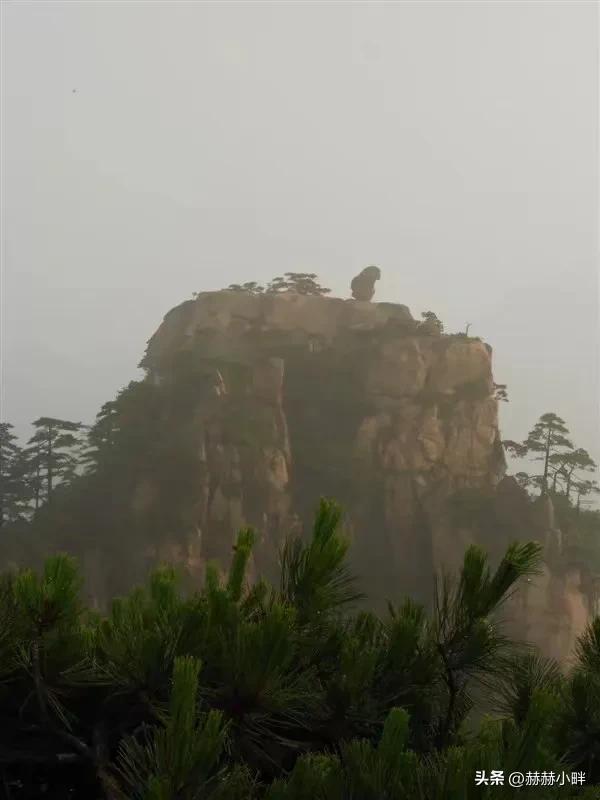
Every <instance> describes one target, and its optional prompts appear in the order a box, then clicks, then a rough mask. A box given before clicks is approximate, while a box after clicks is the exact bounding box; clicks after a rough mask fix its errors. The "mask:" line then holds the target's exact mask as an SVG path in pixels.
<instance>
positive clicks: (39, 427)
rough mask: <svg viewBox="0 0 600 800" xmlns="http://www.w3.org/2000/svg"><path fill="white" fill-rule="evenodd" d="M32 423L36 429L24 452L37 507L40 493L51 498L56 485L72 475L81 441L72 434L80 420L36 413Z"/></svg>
mask: <svg viewBox="0 0 600 800" xmlns="http://www.w3.org/2000/svg"><path fill="white" fill-rule="evenodd" d="M33 426H34V428H36V433H34V435H33V436H32V437H31V438H30V439H29V442H28V447H27V450H26V452H27V454H28V457H29V463H30V475H31V481H32V485H33V487H34V494H35V507H36V509H37V508H38V507H39V505H40V503H41V500H42V498H43V497H45V499H46V501H47V502H51V501H52V493H53V492H54V490H55V488H56V486H57V485H58V484H59V483H64V482H67V481H69V480H70V479H72V478H73V476H74V475H75V470H76V466H77V452H78V449H79V447H80V444H81V442H80V439H79V437H78V436H77V435H76V434H78V433H79V431H80V430H81V428H82V425H81V423H80V422H70V421H68V420H62V419H55V418H53V417H40V418H39V419H37V420H35V422H34V423H33Z"/></svg>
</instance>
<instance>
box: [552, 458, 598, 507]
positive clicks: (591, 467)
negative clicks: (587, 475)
mask: <svg viewBox="0 0 600 800" xmlns="http://www.w3.org/2000/svg"><path fill="white" fill-rule="evenodd" d="M549 464H550V469H551V470H553V478H552V491H553V492H556V489H557V483H558V480H560V479H562V480H564V483H565V495H566V498H567V500H570V498H571V489H572V488H573V483H574V482H577V480H578V477H579V476H578V473H579V472H593V471H595V470H596V469H597V464H596V462H595V461H594V459H593V458H592V457H591V456H590V454H589V453H588V452H587V450H584V449H583V448H581V447H579V448H577V450H570V451H569V452H567V453H553V454H552V455H551V456H550V458H549Z"/></svg>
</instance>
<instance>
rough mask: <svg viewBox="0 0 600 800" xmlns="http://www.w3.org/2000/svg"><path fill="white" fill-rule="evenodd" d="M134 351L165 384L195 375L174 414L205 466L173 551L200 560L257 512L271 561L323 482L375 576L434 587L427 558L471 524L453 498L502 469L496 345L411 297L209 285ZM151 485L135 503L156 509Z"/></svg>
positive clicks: (444, 560)
mask: <svg viewBox="0 0 600 800" xmlns="http://www.w3.org/2000/svg"><path fill="white" fill-rule="evenodd" d="M142 366H144V367H145V368H146V370H147V373H148V380H149V381H150V382H151V383H153V384H155V385H156V384H157V385H159V386H165V385H166V386H168V385H169V383H170V382H174V381H177V380H180V376H181V375H182V374H185V375H187V376H188V377H191V376H193V384H194V387H195V388H194V389H193V392H195V394H196V398H197V402H196V403H192V405H191V406H190V408H192V411H189V412H188V418H187V419H181V425H185V426H186V431H187V434H186V436H187V438H188V443H189V445H190V446H191V447H192V448H193V450H194V452H195V454H196V457H197V460H198V464H199V466H200V469H199V472H198V475H199V478H198V482H197V486H196V491H195V496H194V499H193V507H191V508H189V509H187V517H188V520H189V540H188V545H186V546H184V550H185V549H186V547H187V548H188V552H187V555H186V554H185V553H180V554H179V556H180V558H183V559H184V560H186V561H187V564H188V566H189V567H190V568H192V569H194V570H195V569H200V570H201V569H202V564H203V563H204V561H205V559H206V558H213V557H216V558H219V559H222V560H227V559H228V558H229V555H230V552H231V546H232V543H233V540H234V537H235V534H236V532H237V530H238V529H239V528H240V527H241V526H243V525H246V524H251V525H253V526H255V527H256V528H257V529H258V530H259V532H260V536H261V539H260V546H259V548H258V549H257V553H256V558H257V560H258V562H259V563H258V564H257V567H258V568H260V570H261V571H263V570H264V571H267V572H268V571H269V570H270V568H272V567H273V566H274V559H275V557H276V553H277V549H278V546H279V544H280V541H281V539H282V538H283V537H284V536H285V535H287V534H288V533H289V531H290V530H293V529H299V528H301V527H302V526H303V524H306V523H307V522H309V520H310V516H311V514H312V512H313V510H314V507H315V504H316V501H317V500H318V497H319V495H328V496H332V497H335V498H336V499H337V500H338V501H339V502H340V503H342V505H343V506H344V508H345V510H346V512H347V522H348V526H349V528H350V530H351V532H352V535H353V539H354V557H355V559H356V562H357V566H358V567H359V569H360V572H361V575H362V576H363V578H364V580H365V582H366V586H367V588H368V590H369V591H370V592H371V593H373V592H375V593H376V594H377V595H379V596H383V595H390V594H392V593H394V594H395V593H397V591H398V588H399V587H400V586H401V588H402V591H409V592H413V593H417V594H422V593H423V590H424V586H426V587H427V590H426V591H425V594H426V595H427V594H428V591H429V585H430V584H429V581H430V576H431V574H432V572H433V570H435V569H437V568H439V567H440V566H441V565H444V566H445V567H448V566H452V565H453V564H455V563H457V562H458V560H460V559H461V557H462V554H463V551H464V545H465V544H466V543H468V542H469V541H472V540H473V539H474V538H476V534H475V533H474V532H473V530H472V529H471V528H465V527H464V526H462V527H461V525H460V524H456V523H455V522H453V520H452V514H451V513H450V511H451V509H450V506H449V504H452V503H455V501H456V499H457V498H459V499H460V498H462V497H464V496H465V494H466V493H467V494H468V493H469V492H475V491H479V492H482V493H484V494H486V495H487V494H489V493H490V492H492V491H493V489H494V487H495V486H496V484H497V483H498V481H499V480H500V479H501V477H502V475H503V474H504V469H505V462H504V456H503V452H502V447H501V444H500V438H499V432H498V418H497V401H496V399H495V398H494V387H493V379H492V370H491V349H490V348H489V347H488V346H487V345H485V344H484V343H483V342H481V341H480V340H478V339H472V338H467V337H465V336H443V335H439V333H437V332H436V331H435V329H434V330H432V329H430V328H429V329H428V328H427V327H425V326H423V325H422V324H418V323H416V322H415V321H414V320H413V319H412V317H411V314H410V312H409V310H408V309H407V308H406V307H405V306H401V305H394V304H388V303H368V302H360V301H344V300H340V299H335V298H327V297H313V296H304V295H298V294H294V293H285V294H281V295H250V294H246V293H242V292H214V293H204V294H201V295H199V296H198V297H197V299H196V300H193V301H189V302H186V303H183V304H182V305H180V306H178V307H177V308H175V309H173V310H172V311H171V312H169V314H167V316H166V317H165V320H164V322H163V324H162V325H161V326H160V328H159V329H158V331H157V332H156V333H155V335H154V336H153V337H152V338H151V339H150V341H149V343H148V348H147V352H146V355H145V358H144V360H143V362H142ZM154 496H156V493H155V491H154V487H153V486H152V484H151V482H150V483H149V482H148V481H147V480H145V481H144V482H143V483H140V484H139V485H138V487H137V489H136V491H135V493H134V498H133V501H132V502H133V507H134V509H135V510H136V511H137V512H138V513H140V514H148V513H152V503H153V497H154Z"/></svg>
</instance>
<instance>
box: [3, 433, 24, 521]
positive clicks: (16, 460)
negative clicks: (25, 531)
mask: <svg viewBox="0 0 600 800" xmlns="http://www.w3.org/2000/svg"><path fill="white" fill-rule="evenodd" d="M12 431H13V426H12V425H11V424H10V423H9V422H0V526H2V525H5V524H6V523H9V522H16V521H17V520H19V519H22V518H23V517H24V516H25V515H26V513H27V491H28V490H27V470H26V466H25V459H24V454H23V451H22V449H21V448H20V447H19V445H18V444H17V437H16V436H15V434H14V433H12Z"/></svg>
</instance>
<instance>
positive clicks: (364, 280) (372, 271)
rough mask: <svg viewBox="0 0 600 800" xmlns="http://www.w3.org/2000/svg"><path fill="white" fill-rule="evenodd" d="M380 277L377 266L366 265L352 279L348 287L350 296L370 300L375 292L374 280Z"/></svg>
mask: <svg viewBox="0 0 600 800" xmlns="http://www.w3.org/2000/svg"><path fill="white" fill-rule="evenodd" d="M380 278H381V271H380V269H379V267H366V269H363V271H362V272H361V273H360V274H358V275H357V276H356V277H355V278H353V279H352V283H351V284H350V288H351V289H352V297H353V298H354V299H355V300H367V301H369V300H372V299H373V295H374V294H375V281H378V280H379V279H380Z"/></svg>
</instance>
